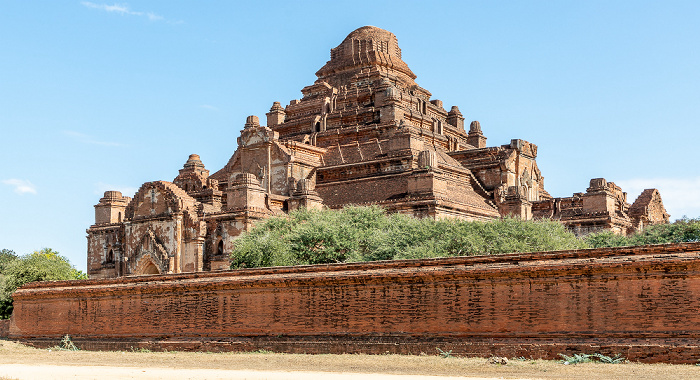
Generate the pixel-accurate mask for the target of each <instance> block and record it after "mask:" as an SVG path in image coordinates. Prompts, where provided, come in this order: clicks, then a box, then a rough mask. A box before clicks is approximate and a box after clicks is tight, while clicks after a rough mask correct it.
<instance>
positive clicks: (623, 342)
mask: <svg viewBox="0 0 700 380" xmlns="http://www.w3.org/2000/svg"><path fill="white" fill-rule="evenodd" d="M13 297H14V302H15V309H14V314H13V317H12V320H11V326H10V336H11V337H12V338H13V339H20V340H23V341H26V342H29V343H33V344H36V345H44V346H49V345H55V344H56V343H57V342H58V340H59V339H60V338H61V337H62V336H63V335H65V334H70V335H71V337H73V339H74V341H75V342H76V343H77V344H78V345H79V346H81V347H83V348H86V349H129V347H148V348H151V349H200V350H257V349H268V350H275V351H285V352H307V353H314V352H315V353H342V352H351V353H354V352H367V353H385V352H392V353H412V354H419V353H420V352H427V353H435V348H436V347H438V348H441V349H443V350H445V351H449V350H452V352H453V354H457V355H466V356H492V355H498V356H507V357H519V356H524V357H534V358H538V357H540V358H550V359H554V358H557V354H558V353H572V352H581V351H583V352H602V353H605V354H616V353H621V354H622V355H624V356H626V357H628V358H629V359H630V360H639V361H645V362H658V361H663V362H674V363H695V362H696V361H697V358H698V357H700V344H699V343H698V342H700V340H699V338H700V313H698V310H700V243H686V244H674V245H658V246H644V247H624V248H612V249H591V250H576V251H560V252H542V253H525V254H510V255H499V256H478V257H458V258H444V259H424V260H406V261H395V262H374V263H353V264H334V265H317V266H300V267H284V268H262V269H244V270H236V271H226V272H209V273H189V274H173V275H157V276H132V277H122V278H117V279H102V280H94V279H91V280H79V281H57V282H42V283H32V284H29V285H25V286H24V287H22V288H20V289H19V290H17V292H16V293H14V295H13Z"/></svg>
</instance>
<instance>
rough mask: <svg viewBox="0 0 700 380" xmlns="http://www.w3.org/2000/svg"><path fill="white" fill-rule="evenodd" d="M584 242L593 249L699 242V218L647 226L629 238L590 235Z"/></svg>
mask: <svg viewBox="0 0 700 380" xmlns="http://www.w3.org/2000/svg"><path fill="white" fill-rule="evenodd" d="M585 240H586V242H587V243H588V244H589V245H590V246H592V247H594V248H600V247H620V246H631V245H646V244H663V243H684V242H696V241H700V218H696V219H688V218H686V217H684V218H683V219H678V220H676V221H675V222H673V223H670V224H655V225H651V226H647V227H646V228H644V229H643V230H642V231H640V232H636V233H634V234H632V235H630V236H620V235H615V234H613V233H612V232H610V231H604V232H599V233H595V234H590V235H588V236H587V237H586V239H585Z"/></svg>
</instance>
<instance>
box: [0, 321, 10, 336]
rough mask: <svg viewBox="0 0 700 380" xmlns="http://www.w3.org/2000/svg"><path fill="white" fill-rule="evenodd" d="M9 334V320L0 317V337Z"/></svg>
mask: <svg viewBox="0 0 700 380" xmlns="http://www.w3.org/2000/svg"><path fill="white" fill-rule="evenodd" d="M9 334H10V320H9V319H0V338H7V336H8V335H9Z"/></svg>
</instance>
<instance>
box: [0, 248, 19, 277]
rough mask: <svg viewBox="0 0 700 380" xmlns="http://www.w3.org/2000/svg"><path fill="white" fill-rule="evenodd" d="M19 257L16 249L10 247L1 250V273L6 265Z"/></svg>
mask: <svg viewBox="0 0 700 380" xmlns="http://www.w3.org/2000/svg"><path fill="white" fill-rule="evenodd" d="M16 259H17V254H16V253H15V251H13V250H10V249H2V250H0V274H2V273H3V272H4V271H5V267H6V266H7V264H9V263H10V262H12V261H15V260H16Z"/></svg>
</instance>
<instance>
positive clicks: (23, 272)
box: [0, 248, 87, 319]
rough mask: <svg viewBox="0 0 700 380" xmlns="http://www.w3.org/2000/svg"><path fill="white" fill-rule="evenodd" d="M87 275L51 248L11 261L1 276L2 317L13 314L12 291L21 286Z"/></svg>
mask: <svg viewBox="0 0 700 380" xmlns="http://www.w3.org/2000/svg"><path fill="white" fill-rule="evenodd" d="M84 278H87V275H85V273H83V272H82V271H79V270H77V269H75V267H73V265H71V263H70V261H68V259H66V258H65V257H63V256H61V255H59V253H58V252H56V251H54V250H52V249H51V248H43V249H42V250H40V251H34V252H33V253H30V254H28V255H24V256H21V257H19V258H16V259H14V260H11V261H9V262H8V263H7V264H6V266H5V267H4V269H3V271H2V278H0V282H1V283H0V318H3V319H4V318H9V317H10V315H11V314H12V293H13V292H14V291H15V290H17V288H19V287H20V286H22V285H24V284H27V283H30V282H34V281H50V280H77V279H84Z"/></svg>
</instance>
